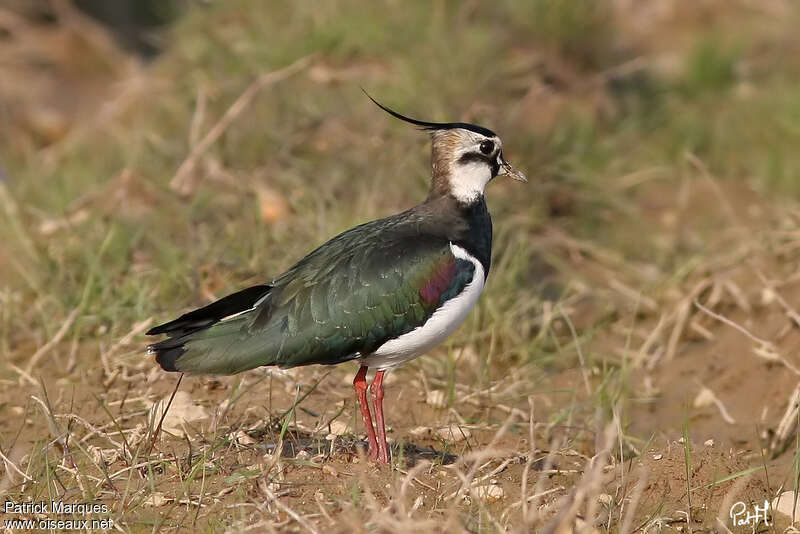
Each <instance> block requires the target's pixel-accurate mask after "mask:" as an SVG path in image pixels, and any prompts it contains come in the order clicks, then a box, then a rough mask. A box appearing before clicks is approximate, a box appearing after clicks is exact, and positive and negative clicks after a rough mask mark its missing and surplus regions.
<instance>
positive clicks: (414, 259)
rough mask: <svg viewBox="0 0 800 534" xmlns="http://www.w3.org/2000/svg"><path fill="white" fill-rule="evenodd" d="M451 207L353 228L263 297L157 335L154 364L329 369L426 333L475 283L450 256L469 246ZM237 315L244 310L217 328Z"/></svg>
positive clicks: (201, 368) (225, 304)
mask: <svg viewBox="0 0 800 534" xmlns="http://www.w3.org/2000/svg"><path fill="white" fill-rule="evenodd" d="M454 206H455V205H454V204H453V203H452V202H449V201H436V202H429V203H426V204H422V205H420V206H418V207H416V208H414V209H412V210H409V211H407V212H404V213H401V214H398V215H394V216H392V217H388V218H385V219H380V220H378V221H373V222H370V223H366V224H363V225H361V226H357V227H355V228H353V229H351V230H349V231H347V232H344V233H343V234H340V235H338V236H337V237H335V238H333V239H331V240H330V241H328V242H327V243H325V244H324V245H322V246H321V247H319V248H318V249H316V250H314V251H313V252H311V253H310V254H309V255H307V256H306V257H305V258H303V259H302V260H300V261H299V262H298V263H297V264H296V265H294V266H293V267H292V268H290V269H289V270H288V271H286V273H284V274H283V275H281V276H279V277H278V278H276V279H275V280H274V281H272V282H271V283H270V284H269V285H268V286H259V287H261V288H262V289H261V290H255V289H254V288H250V289H248V290H244V291H243V292H240V293H242V294H243V295H242V296H241V297H240V298H238V299H237V298H234V297H236V295H239V293H237V294H234V295H231V296H230V297H225V299H221V300H220V301H217V302H215V303H213V304H210V305H208V306H206V307H205V308H201V309H200V310H197V311H194V312H191V313H188V314H186V315H184V316H182V317H181V318H179V319H177V320H176V321H173V322H171V323H167V324H166V325H163V326H161V327H156V328H154V329H153V330H151V332H152V333H167V334H168V335H170V337H169V338H168V339H166V340H164V341H161V342H160V343H156V344H155V345H153V346H152V350H153V351H154V352H156V354H157V360H158V362H159V363H160V364H161V365H162V367H164V369H166V370H175V371H186V372H190V373H218V374H233V373H237V372H240V371H244V370H247V369H252V368H255V367H259V366H262V365H279V366H282V367H293V366H298V365H308V364H312V363H320V364H336V363H340V362H344V361H347V360H350V359H353V358H357V357H358V356H359V355H361V354H364V355H366V354H369V353H371V352H373V351H374V350H375V349H377V348H378V347H380V346H381V345H382V344H383V343H385V342H386V341H388V340H390V339H393V338H396V337H398V336H400V335H402V334H404V333H406V332H409V331H411V330H413V329H414V328H416V327H418V326H420V325H422V324H424V323H425V321H427V319H428V318H429V317H430V316H431V315H432V314H433V313H434V311H435V310H436V309H437V308H438V307H439V306H441V304H442V303H443V302H445V301H446V300H448V299H450V298H452V297H454V296H456V295H457V294H459V293H460V292H461V291H462V290H463V289H464V287H466V285H467V284H468V283H469V282H470V281H471V280H472V277H473V274H474V270H475V267H474V265H473V264H472V263H471V262H469V261H465V260H462V259H459V258H456V257H455V256H453V254H452V251H451V249H450V243H451V242H463V240H464V239H467V240H471V239H472V238H473V237H474V236H472V233H474V232H473V230H474V229H470V225H469V221H468V220H465V219H464V217H463V214H461V213H456V212H455V211H453V210H456V209H457V208H455V207H454ZM489 232H491V230H489ZM488 239H489V246H490V240H491V234H489V237H488ZM483 240H484V241H485V238H483ZM464 244H467V245H468V243H464ZM485 270H486V272H488V264H487V268H486V269H485ZM227 299H232V300H227ZM259 299H261V301H260V302H259V303H258V305H257V306H255V307H254V308H252V309H250V308H248V307H246V305H247V303H248V302H249V303H250V304H251V306H252V304H253V303H255V302H256V301H258V300H259ZM234 303H237V304H236V305H234ZM237 308H239V310H238V312H241V311H243V310H249V311H244V312H243V313H240V314H239V315H236V316H234V317H231V318H226V319H223V320H219V318H220V316H221V315H222V314H223V313H224V312H228V311H231V310H234V309H237ZM204 310H205V311H204ZM211 312H214V313H211ZM238 312H237V313H238ZM227 315H230V314H227ZM215 319H216V320H215ZM170 325H172V326H170ZM203 325H206V326H203Z"/></svg>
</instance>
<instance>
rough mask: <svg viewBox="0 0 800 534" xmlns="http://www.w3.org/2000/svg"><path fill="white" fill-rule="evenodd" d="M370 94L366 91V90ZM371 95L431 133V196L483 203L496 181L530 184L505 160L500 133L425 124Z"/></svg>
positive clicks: (473, 126)
mask: <svg viewBox="0 0 800 534" xmlns="http://www.w3.org/2000/svg"><path fill="white" fill-rule="evenodd" d="M365 93H366V91H365ZM367 96H368V97H369V98H370V100H372V101H373V102H374V103H375V104H376V105H377V106H378V107H380V108H381V109H382V110H384V111H385V112H387V113H389V114H390V115H392V116H394V117H397V118H398V119H400V120H403V121H406V122H409V123H411V124H414V125H416V126H419V127H420V128H421V129H422V130H425V131H427V132H429V133H430V134H431V140H432V146H431V166H432V175H433V177H432V181H431V195H432V196H442V195H447V194H449V195H452V196H453V197H455V199H456V200H458V201H459V202H461V203H462V204H472V203H473V202H476V201H478V200H480V198H481V197H482V196H483V190H484V188H485V187H486V184H488V183H489V182H490V181H491V180H492V178H494V177H495V176H499V175H508V176H510V177H511V178H513V179H515V180H518V181H520V182H527V181H528V180H527V179H526V178H525V175H524V174H522V173H521V172H520V171H518V170H516V169H514V168H513V167H512V166H511V164H510V163H509V162H508V161H506V160H505V158H504V157H503V142H502V141H501V140H500V137H498V136H497V134H496V133H494V132H493V131H491V130H490V129H488V128H484V127H483V126H478V125H476V124H469V123H466V122H425V121H420V120H417V119H412V118H410V117H406V116H404V115H401V114H400V113H397V112H396V111H393V110H391V109H389V108H387V107H386V106H384V105H383V104H381V103H379V102H377V101H376V100H375V99H374V98H372V97H371V96H369V94H367Z"/></svg>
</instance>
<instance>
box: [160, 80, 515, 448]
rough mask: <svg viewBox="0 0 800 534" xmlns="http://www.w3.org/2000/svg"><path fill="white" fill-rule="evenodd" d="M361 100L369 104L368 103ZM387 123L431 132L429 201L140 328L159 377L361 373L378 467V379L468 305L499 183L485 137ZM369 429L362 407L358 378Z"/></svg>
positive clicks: (443, 334)
mask: <svg viewBox="0 0 800 534" xmlns="http://www.w3.org/2000/svg"><path fill="white" fill-rule="evenodd" d="M367 96H369V95H367ZM369 98H370V99H371V100H372V101H373V102H374V103H375V104H376V105H377V106H379V107H380V108H381V109H383V110H384V111H386V112H387V113H389V114H390V115H392V116H394V117H396V118H398V119H400V120H403V121H405V122H408V123H411V124H414V125H416V126H418V127H419V128H420V129H421V130H424V131H426V132H428V133H430V136H431V141H432V150H431V174H432V177H431V186H430V191H429V193H428V197H427V198H426V199H425V200H424V201H423V202H422V203H421V204H419V205H417V206H415V207H413V208H411V209H409V210H406V211H404V212H402V213H398V214H396V215H392V216H390V217H386V218H384V219H379V220H376V221H372V222H368V223H365V224H362V225H360V226H356V227H355V228H352V229H350V230H348V231H346V232H344V233H342V234H339V235H338V236H336V237H334V238H333V239H331V240H330V241H328V242H327V243H325V244H324V245H322V246H320V247H319V248H317V249H316V250H314V251H312V252H311V253H309V254H308V255H307V256H306V257H304V258H303V259H301V260H300V261H299V262H297V263H296V264H295V265H294V266H293V267H291V268H290V269H289V270H288V271H286V272H285V273H283V274H282V275H280V276H278V277H277V278H275V279H273V280H272V281H270V282H268V283H266V284H264V285H259V286H254V287H249V288H247V289H243V290H241V291H239V292H237V293H233V294H232V295H228V296H227V297H224V298H222V299H220V300H218V301H216V302H213V303H211V304H209V305H207V306H204V307H202V308H199V309H197V310H194V311H191V312H189V313H186V314H184V315H181V316H180V317H178V318H177V319H175V320H174V321H170V322H168V323H165V324H162V325H160V326H156V327H155V328H151V329H150V330H149V331H148V332H147V334H148V335H156V334H166V335H167V336H168V337H167V339H165V340H163V341H160V342H158V343H155V344H153V345H150V346H149V347H148V353H150V354H155V355H156V361H157V362H158V363H159V365H161V367H162V368H163V369H164V370H165V371H176V372H186V373H191V374H234V373H240V372H242V371H246V370H248V369H253V368H255V367H260V366H263V365H277V366H280V367H282V368H288V367H296V366H300V365H310V364H323V365H333V364H339V363H343V362H348V361H351V360H356V361H358V362H359V363H360V364H361V367H360V369H359V371H358V373H357V374H356V376H355V379H354V380H353V387H354V388H355V390H356V394H357V396H358V403H359V405H360V409H361V415H362V417H363V418H364V426H365V428H366V432H367V439H368V440H369V449H368V454H369V457H370V458H371V459H373V460H374V461H377V462H378V463H382V464H385V463H388V462H389V447H388V445H387V443H386V429H385V426H384V419H383V379H384V375H385V373H386V372H387V371H389V370H391V369H394V368H395V367H398V366H399V365H402V364H403V363H405V362H408V361H409V360H412V359H414V358H416V357H418V356H420V355H422V354H424V353H426V352H428V351H429V350H431V349H432V348H433V347H435V346H436V345H438V344H439V343H441V342H442V341H444V339H445V338H447V336H449V335H450V334H451V333H452V332H453V331H454V330H455V329H456V327H457V326H458V325H459V324H460V323H461V322H462V321H463V320H464V319H465V318H466V317H467V315H468V314H469V312H470V310H471V309H472V308H473V307H474V306H475V303H476V302H477V301H478V297H479V296H480V294H481V291H482V290H483V287H484V284H485V283H486V277H487V276H488V274H489V266H490V263H491V251H492V220H491V217H490V216H489V211H488V209H487V207H486V200H485V199H484V188H485V187H486V184H488V183H489V182H490V181H491V180H492V179H493V178H494V177H495V176H498V175H501V174H505V175H508V176H510V177H511V178H514V179H516V180H519V181H521V182H526V181H527V180H526V179H525V176H524V175H523V174H522V173H521V172H519V171H517V170H515V169H514V168H512V167H511V165H510V164H509V163H508V162H507V161H506V160H505V158H504V157H503V145H502V143H501V141H500V138H499V137H498V136H497V134H495V133H494V132H493V131H491V130H489V129H488V128H484V127H482V126H477V125H475V124H468V123H463V122H446V123H436V122H425V121H421V120H416V119H412V118H409V117H406V116H404V115H401V114H400V113H397V112H396V111H393V110H391V109H389V108H387V107H386V106H384V105H382V104H380V103H378V102H377V101H375V100H374V99H373V98H372V97H369ZM369 368H372V369H375V371H376V372H375V378H374V380H373V382H372V385H371V386H370V392H371V393H372V399H373V406H374V407H373V411H374V414H375V426H373V423H372V415H371V413H370V408H369V405H368V402H367V380H366V374H367V369H369Z"/></svg>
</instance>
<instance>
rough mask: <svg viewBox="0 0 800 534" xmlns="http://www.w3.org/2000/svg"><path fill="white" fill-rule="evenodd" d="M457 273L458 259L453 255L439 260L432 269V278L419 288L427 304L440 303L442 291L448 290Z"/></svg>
mask: <svg viewBox="0 0 800 534" xmlns="http://www.w3.org/2000/svg"><path fill="white" fill-rule="evenodd" d="M455 275H456V259H455V257H453V256H452V255H448V256H447V257H445V258H444V259H443V260H440V261H439V262H437V264H436V266H435V267H434V268H433V269H432V273H431V276H430V278H428V280H427V281H426V282H425V283H424V284H423V286H422V287H421V288H420V290H419V296H420V297H422V301H423V302H424V303H425V305H426V306H428V307H432V306H436V305H437V304H439V299H441V297H442V293H444V292H445V291H447V288H448V287H450V284H451V283H452V281H453V278H454V277H455Z"/></svg>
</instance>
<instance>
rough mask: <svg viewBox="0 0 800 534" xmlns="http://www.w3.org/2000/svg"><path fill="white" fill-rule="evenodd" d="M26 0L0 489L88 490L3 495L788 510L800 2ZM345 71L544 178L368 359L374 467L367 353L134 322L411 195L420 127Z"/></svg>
mask: <svg viewBox="0 0 800 534" xmlns="http://www.w3.org/2000/svg"><path fill="white" fill-rule="evenodd" d="M37 4H39V3H37ZM41 4H42V5H43V6H44V7H41V9H44V10H45V12H46V16H33V15H31V13H29V12H27V11H26V9H25V8H24V6H25V5H26V4H25V3H19V2H12V3H9V4H8V5H7V6H0V58H3V61H2V62H0V65H2V67H0V68H3V69H4V70H6V71H7V72H8V75H5V76H2V77H0V89H2V90H3V94H4V101H5V103H4V104H3V105H2V106H0V117H2V119H3V120H4V121H5V122H6V124H7V125H8V127H7V128H3V129H2V131H0V158H1V159H0V239H2V242H3V243H4V246H3V248H2V250H0V303H1V305H0V354H2V355H3V357H2V358H0V383H1V384H2V388H0V416H2V417H0V460H2V461H0V495H2V500H3V501H6V502H9V503H31V502H38V501H47V502H49V501H51V500H54V501H58V502H64V503H96V504H102V505H104V506H105V507H104V508H103V510H102V511H100V512H97V513H92V514H88V515H87V514H86V513H76V514H73V515H58V514H53V513H52V512H51V513H45V514H41V515H39V516H36V515H35V514H32V513H29V512H15V511H14V510H13V508H3V509H0V518H1V519H2V520H4V521H5V520H8V519H28V518H36V519H41V518H52V519H67V518H75V519H87V518H90V519H102V518H111V519H112V520H113V523H114V525H115V529H116V530H119V531H122V532H145V531H148V532H155V531H179V532H183V531H198V530H199V531H204V532H222V531H234V532H238V531H242V530H252V531H266V532H322V531H331V532H406V531H417V532H448V533H449V532H552V533H564V532H647V533H656V532H752V531H754V530H755V531H757V532H783V531H787V529H791V528H792V527H790V524H791V521H792V518H791V516H792V510H793V500H794V494H793V490H794V489H795V488H796V485H797V473H798V467H797V461H796V460H795V459H796V458H797V457H798V452H800V442H798V438H797V423H798V420H800V415H798V409H797V406H798V400H800V389H798V387H799V386H798V385H799V384H800V358H798V350H797V349H798V345H800V275H798V264H799V263H798V259H800V246H798V244H800V230H798V223H800V201H798V193H800V187H798V184H800V181H798V171H799V170H800V156H798V153H797V150H796V147H797V146H798V142H800V107H798V104H797V99H796V95H797V94H798V93H797V91H798V90H799V89H800V62H798V60H797V58H799V57H800V54H799V53H798V52H800V39H798V36H797V34H796V28H797V22H798V21H799V19H800V11H798V10H797V8H796V7H795V6H794V4H793V3H791V2H783V1H780V0H771V1H769V2H760V3H753V2H745V1H742V2H717V1H714V0H707V1H705V2H688V1H681V0H671V1H666V0H663V1H661V0H659V1H656V0H652V1H650V2H640V3H636V2H628V1H624V0H617V1H613V2H612V1H611V0H608V1H603V2H594V1H593V2H589V1H586V2H583V1H578V2H569V1H565V0H536V1H533V2H522V1H519V2H517V1H511V0H508V1H504V2H498V3H493V4H488V3H487V4H483V3H477V2H464V3H455V2H445V1H437V2H433V3H426V2H409V3H404V4H403V6H402V8H401V7H400V6H399V4H397V3H396V2H393V1H391V0H386V1H382V2H376V3H370V4H362V3H358V2H354V1H346V0H341V1H338V2H333V3H329V4H317V3H311V2H295V3H275V4H273V5H271V6H270V7H265V6H266V4H262V3H258V2H247V1H245V0H236V1H231V2H225V3H222V2H219V3H211V4H208V5H206V4H200V3H199V4H197V5H194V4H192V5H191V6H190V7H189V8H187V10H186V12H184V13H183V14H182V15H181V16H180V17H179V19H178V20H177V21H176V22H175V25H174V26H173V27H172V28H170V29H169V30H165V31H166V33H165V35H164V36H163V42H164V43H165V44H164V50H163V52H162V53H161V55H160V56H159V57H157V58H155V59H153V60H152V61H149V62H147V63H145V62H143V60H140V59H137V58H136V57H135V56H133V55H132V54H131V53H129V52H126V51H123V50H121V49H120V48H119V47H118V45H117V44H115V42H114V39H113V37H112V36H111V35H109V34H108V33H106V31H105V30H103V29H102V28H101V27H100V26H99V25H98V24H97V23H96V22H94V21H93V20H92V19H90V18H87V17H86V16H85V15H83V14H81V13H80V12H78V11H76V10H74V9H73V8H71V7H70V4H69V3H67V2H52V4H49V3H47V2H43V3H41ZM48 5H51V6H52V7H50V8H48V7H47V6H48ZM21 6H23V7H21ZM48 10H51V11H48ZM45 43H51V44H50V45H49V46H48V45H46V44H45ZM287 66H288V67H287ZM359 86H364V87H366V88H367V89H369V91H370V92H371V94H373V95H375V96H376V97H377V98H379V99H380V100H382V101H384V102H386V103H387V104H389V105H390V106H392V107H394V108H396V109H398V110H399V111H401V112H403V113H407V114H409V115H411V116H415V117H417V116H419V117H421V118H423V119H430V120H468V121H473V122H479V123H481V124H485V125H486V126H489V127H491V128H492V129H493V130H495V131H498V132H499V134H500V136H501V137H502V139H503V141H504V147H505V153H506V157H507V158H508V159H509V160H510V161H511V162H512V163H513V164H514V165H515V166H516V167H518V168H520V169H521V170H523V171H525V172H526V174H527V175H528V177H529V179H530V181H531V183H530V184H528V186H524V185H520V184H517V183H513V182H511V181H504V180H502V179H498V180H495V181H494V182H493V183H491V184H490V186H489V189H488V191H487V197H488V202H489V207H490V210H491V212H492V214H493V218H494V223H495V243H494V250H493V263H492V271H491V274H490V277H489V280H488V284H487V287H486V290H485V292H484V295H483V296H482V298H481V301H480V303H479V305H478V307H477V308H476V309H475V310H474V311H473V312H472V314H471V315H470V317H469V318H468V319H467V321H466V322H465V324H464V325H463V326H462V327H461V328H460V329H459V330H458V331H457V332H456V333H455V334H454V335H453V336H452V337H451V338H450V340H448V342H447V343H446V344H445V345H443V346H441V347H439V348H437V349H435V350H434V351H432V352H431V353H430V354H429V355H426V356H425V357H423V358H420V359H418V360H416V361H414V362H412V363H411V364H409V365H406V366H405V367H403V368H401V369H399V370H397V371H394V372H392V373H391V374H390V375H389V376H388V378H387V380H386V391H387V397H386V400H385V406H386V415H387V421H388V425H389V426H390V429H389V437H390V440H391V442H392V444H393V451H394V453H393V461H392V465H391V467H383V468H380V467H376V466H374V465H372V464H371V463H370V462H368V461H366V459H365V458H364V457H363V441H362V439H363V428H362V425H361V422H360V417H359V415H358V411H357V409H356V403H355V396H354V393H353V389H352V378H353V375H354V374H355V372H356V369H357V366H356V365H355V364H344V365H341V366H337V367H331V368H328V367H307V368H298V369H291V370H280V369H274V368H262V369H257V370H253V371H250V372H247V373H243V374H241V375H238V376H234V377H189V376H184V377H182V378H181V377H180V376H179V375H177V374H168V373H165V372H163V371H161V370H160V369H159V368H158V366H157V365H155V363H154V362H153V359H152V357H151V356H148V355H147V354H146V353H145V346H146V344H147V343H148V341H149V340H148V339H147V338H146V337H145V336H144V335H143V333H144V332H145V331H146V330H147V329H148V328H149V327H150V326H153V325H154V324H156V323H158V322H162V321H165V320H169V319H172V318H173V317H174V316H176V315H177V314H178V313H181V312H182V311H185V310H188V309H190V308H191V307H194V306H199V305H202V304H205V303H207V302H210V301H211V300H212V299H214V298H217V297H221V296H224V295H225V294H227V293H228V292H231V291H234V290H236V289H238V288H242V287H245V286H247V285H252V284H254V283H262V282H264V281H265V280H266V279H268V278H270V277H271V276H274V275H276V274H279V273H280V272H282V271H283V270H284V269H286V268H287V267H289V266H290V265H291V264H292V263H293V262H294V261H296V260H297V259H299V258H300V257H302V255H303V254H304V253H305V252H307V251H308V250H310V249H311V248H312V247H313V246H315V245H317V244H319V243H322V242H324V241H325V240H326V239H328V238H330V237H331V236H333V235H335V234H336V233H338V232H339V231H342V230H344V229H346V228H348V227H350V226H353V225H355V224H358V223H360V222H364V221H367V220H370V219H373V218H377V217H380V216H383V215H386V214H390V213H393V212H396V211H399V210H402V209H405V208H407V207H409V206H412V205H413V204H415V203H416V202H418V201H419V200H421V199H422V198H424V195H425V192H426V188H427V183H426V180H427V176H428V174H427V173H428V169H427V164H428V157H429V155H428V152H427V151H428V150H429V147H428V144H427V140H426V138H425V135H423V134H420V133H419V132H416V131H414V130H413V129H412V128H408V127H406V126H404V125H403V124H402V123H400V122H398V121H395V120H393V119H391V118H389V117H387V116H385V115H384V114H382V113H381V112H380V111H379V110H378V109H377V108H375V107H374V106H373V105H372V104H371V103H370V102H369V101H368V100H367V99H366V98H365V97H364V96H363V94H362V93H361V91H360V89H359ZM167 406H168V409H166V410H165V407H167ZM779 497H780V499H779ZM765 501H766V502H767V503H768V506H767V508H769V510H768V513H767V514H766V516H767V517H768V519H767V522H764V520H763V517H762V518H761V519H760V520H755V519H753V518H752V515H753V514H755V513H756V512H757V510H758V509H759V508H758V507H763V504H764V502H765ZM737 503H741V504H740V505H739V504H737ZM748 514H750V515H751V519H750V520H748ZM756 523H758V524H756ZM4 528H10V527H9V526H8V524H5V525H4Z"/></svg>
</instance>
